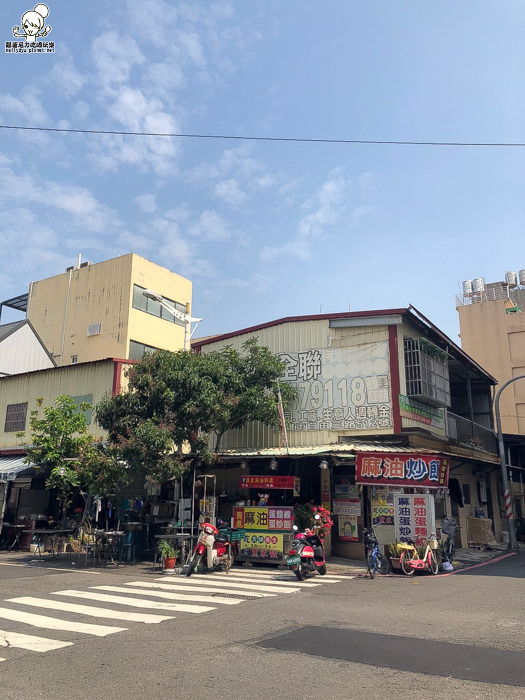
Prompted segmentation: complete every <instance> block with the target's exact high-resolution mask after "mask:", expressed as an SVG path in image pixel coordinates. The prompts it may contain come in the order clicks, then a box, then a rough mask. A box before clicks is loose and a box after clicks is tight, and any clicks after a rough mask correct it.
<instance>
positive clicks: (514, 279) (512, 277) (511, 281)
mask: <svg viewBox="0 0 525 700" xmlns="http://www.w3.org/2000/svg"><path fill="white" fill-rule="evenodd" d="M505 284H506V285H508V286H509V287H517V286H518V276H517V274H516V273H515V272H506V273H505Z"/></svg>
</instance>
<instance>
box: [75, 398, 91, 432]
mask: <svg viewBox="0 0 525 700" xmlns="http://www.w3.org/2000/svg"><path fill="white" fill-rule="evenodd" d="M71 398H72V399H73V401H74V402H75V403H76V405H77V406H79V410H80V405H81V404H83V403H88V404H89V405H90V406H93V394H84V396H72V397H71ZM81 413H83V414H84V416H85V417H86V425H90V424H91V416H92V414H93V411H92V409H91V408H89V409H88V410H87V411H81Z"/></svg>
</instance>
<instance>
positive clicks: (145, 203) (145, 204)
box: [134, 194, 157, 214]
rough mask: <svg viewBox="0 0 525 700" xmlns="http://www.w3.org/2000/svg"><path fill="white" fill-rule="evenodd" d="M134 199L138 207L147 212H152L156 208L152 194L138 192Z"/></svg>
mask: <svg viewBox="0 0 525 700" xmlns="http://www.w3.org/2000/svg"><path fill="white" fill-rule="evenodd" d="M134 201H135V202H136V203H137V206H138V208H139V209H141V210H142V211H145V212H147V213H148V214H152V213H153V212H154V211H155V209H156V208H157V201H156V199H155V195H153V194H139V195H138V196H137V197H135V198H134Z"/></svg>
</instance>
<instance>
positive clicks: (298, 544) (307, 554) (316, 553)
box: [286, 515, 326, 581]
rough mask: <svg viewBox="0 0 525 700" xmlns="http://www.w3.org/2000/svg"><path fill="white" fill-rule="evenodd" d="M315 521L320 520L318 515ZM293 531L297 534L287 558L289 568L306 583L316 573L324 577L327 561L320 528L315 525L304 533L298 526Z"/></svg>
mask: <svg viewBox="0 0 525 700" xmlns="http://www.w3.org/2000/svg"><path fill="white" fill-rule="evenodd" d="M315 519H316V520H319V519H320V518H319V515H316V516H315ZM293 529H294V530H295V531H296V532H297V534H296V535H295V538H294V539H293V541H292V546H291V549H290V550H289V552H288V556H287V557H286V564H287V566H289V567H290V568H291V569H292V571H293V572H294V574H295V575H296V576H297V578H298V579H299V581H304V580H305V578H307V576H310V575H312V576H313V575H314V574H315V573H316V572H318V573H319V574H321V576H324V575H325V574H326V560H325V551H324V544H323V540H322V539H321V538H320V537H319V530H320V526H319V525H315V526H314V527H313V528H312V529H311V530H310V529H309V528H307V529H306V530H305V531H304V532H299V531H298V530H299V528H298V527H297V526H296V525H294V526H293Z"/></svg>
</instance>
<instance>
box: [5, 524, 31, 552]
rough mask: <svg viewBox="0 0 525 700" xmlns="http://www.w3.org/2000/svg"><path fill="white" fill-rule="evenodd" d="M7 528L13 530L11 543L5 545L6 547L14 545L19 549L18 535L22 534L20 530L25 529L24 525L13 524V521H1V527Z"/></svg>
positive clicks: (10, 547)
mask: <svg viewBox="0 0 525 700" xmlns="http://www.w3.org/2000/svg"><path fill="white" fill-rule="evenodd" d="M4 527H5V528H7V529H8V530H13V541H12V542H11V544H10V545H9V546H8V547H6V549H13V548H14V547H16V548H17V549H18V550H19V549H20V535H21V534H22V530H24V529H25V527H26V526H25V525H13V523H5V522H4V523H2V528H4Z"/></svg>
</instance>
